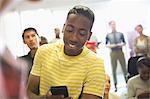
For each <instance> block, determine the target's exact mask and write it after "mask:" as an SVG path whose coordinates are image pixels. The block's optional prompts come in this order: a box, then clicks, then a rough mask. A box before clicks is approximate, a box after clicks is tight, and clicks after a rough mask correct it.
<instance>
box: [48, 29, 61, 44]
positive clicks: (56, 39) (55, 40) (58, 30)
mask: <svg viewBox="0 0 150 99" xmlns="http://www.w3.org/2000/svg"><path fill="white" fill-rule="evenodd" d="M54 32H55V38H54V39H52V41H50V43H55V42H58V41H61V38H60V29H59V28H55V29H54Z"/></svg>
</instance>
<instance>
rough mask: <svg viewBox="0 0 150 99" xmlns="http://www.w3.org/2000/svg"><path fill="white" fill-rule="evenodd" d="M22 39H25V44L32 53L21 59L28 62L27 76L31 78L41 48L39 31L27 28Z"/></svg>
mask: <svg viewBox="0 0 150 99" xmlns="http://www.w3.org/2000/svg"><path fill="white" fill-rule="evenodd" d="M22 39H23V42H24V44H27V46H28V47H29V49H30V52H29V53H28V54H27V55H24V56H21V57H19V58H20V59H22V60H25V61H26V62H27V65H28V69H27V70H28V73H27V74H28V76H29V74H30V71H31V68H32V65H33V59H34V56H35V53H36V51H37V49H38V46H39V42H38V33H37V30H36V29H35V28H32V27H29V28H26V29H25V30H24V31H23V34H22Z"/></svg>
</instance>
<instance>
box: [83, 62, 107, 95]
mask: <svg viewBox="0 0 150 99" xmlns="http://www.w3.org/2000/svg"><path fill="white" fill-rule="evenodd" d="M104 84H105V70H104V64H103V62H100V63H94V64H93V65H92V66H90V68H89V71H88V73H87V77H86V80H85V84H84V88H83V93H87V94H92V95H96V96H100V97H103V95H104Z"/></svg>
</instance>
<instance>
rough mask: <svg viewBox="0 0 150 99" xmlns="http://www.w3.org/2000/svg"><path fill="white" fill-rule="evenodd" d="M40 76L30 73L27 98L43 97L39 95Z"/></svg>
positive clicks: (39, 98)
mask: <svg viewBox="0 0 150 99" xmlns="http://www.w3.org/2000/svg"><path fill="white" fill-rule="evenodd" d="M39 83H40V77H38V76H34V75H30V76H29V80H28V85H27V95H28V97H29V99H44V96H38V95H39Z"/></svg>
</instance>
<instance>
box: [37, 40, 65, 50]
mask: <svg viewBox="0 0 150 99" xmlns="http://www.w3.org/2000/svg"><path fill="white" fill-rule="evenodd" d="M62 46H63V42H55V43H50V44H44V45H42V46H40V47H39V48H38V50H39V51H42V52H46V51H53V50H58V49H60V48H61V47H62Z"/></svg>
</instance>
